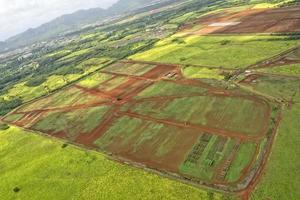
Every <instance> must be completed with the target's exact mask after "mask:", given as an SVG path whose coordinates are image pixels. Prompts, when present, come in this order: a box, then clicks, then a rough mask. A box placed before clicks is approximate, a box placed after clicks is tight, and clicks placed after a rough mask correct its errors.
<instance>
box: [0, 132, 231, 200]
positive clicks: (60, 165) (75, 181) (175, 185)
mask: <svg viewBox="0 0 300 200" xmlns="http://www.w3.org/2000/svg"><path fill="white" fill-rule="evenodd" d="M64 147H65V148H64ZM0 163H1V164H0V166H1V171H2V173H0V185H1V187H0V196H1V198H2V199H22V200H27V199H28V200H39V199H44V200H48V199H49V200H52V199H56V200H65V199H74V200H75V199H78V200H79V199H89V200H96V199H108V200H121V199H122V200H123V199H132V197H135V198H136V199H145V200H146V199H149V200H150V199H173V200H176V199H178V200H182V199H201V200H229V199H234V198H231V197H225V196H223V195H221V194H218V193H213V192H210V191H207V190H202V189H197V188H194V187H190V186H187V185H185V184H182V183H179V182H177V181H172V180H169V179H166V178H162V177H160V176H158V175H154V174H151V173H149V172H146V171H143V170H139V169H135V168H132V167H129V166H126V165H121V164H119V163H116V162H113V161H110V160H108V159H107V158H105V156H103V155H101V154H99V153H96V152H92V151H86V150H81V149H79V148H77V147H73V146H71V145H69V146H66V145H63V142H60V141H57V140H53V139H49V138H44V137H42V136H39V135H35V134H32V133H30V132H26V131H23V130H21V129H18V128H15V127H11V128H9V129H8V130H5V131H3V130H2V131H0ZM16 191H18V192H16Z"/></svg>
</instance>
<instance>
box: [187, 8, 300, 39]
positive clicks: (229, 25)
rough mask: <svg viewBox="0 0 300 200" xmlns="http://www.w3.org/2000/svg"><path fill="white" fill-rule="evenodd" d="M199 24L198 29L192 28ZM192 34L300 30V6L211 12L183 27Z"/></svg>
mask: <svg viewBox="0 0 300 200" xmlns="http://www.w3.org/2000/svg"><path fill="white" fill-rule="evenodd" d="M195 25H199V26H200V27H199V29H198V30H194V31H193V30H192V28H193V27H194V26H195ZM182 31H183V32H186V33H190V34H199V35H205V34H243V33H244V34H247V33H284V32H298V31H300V7H288V8H277V9H247V10H244V11H240V12H230V11H228V10H227V11H223V13H217V14H211V15H207V16H204V17H202V18H200V19H199V20H197V21H194V22H193V23H192V24H189V25H186V26H183V27H182Z"/></svg>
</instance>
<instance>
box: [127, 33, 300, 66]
mask: <svg viewBox="0 0 300 200" xmlns="http://www.w3.org/2000/svg"><path fill="white" fill-rule="evenodd" d="M299 42H300V40H290V39H289V38H288V37H286V36H256V35H252V36H198V35H192V36H183V35H182V34H181V35H180V34H176V35H173V36H171V37H169V38H167V39H164V40H161V41H159V42H157V43H156V44H155V46H154V47H153V48H152V49H150V50H147V51H145V52H141V53H137V54H135V55H133V56H130V57H129V58H131V59H134V60H144V61H158V62H163V63H180V64H186V65H188V64H195V65H201V66H215V67H224V68H236V69H237V68H245V67H247V66H249V65H251V64H254V63H256V62H258V61H260V60H263V59H267V58H269V57H271V56H274V55H276V54H278V53H280V52H282V51H284V50H286V49H289V48H291V47H294V46H295V45H297V44H299Z"/></svg>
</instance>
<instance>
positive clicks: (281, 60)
mask: <svg viewBox="0 0 300 200" xmlns="http://www.w3.org/2000/svg"><path fill="white" fill-rule="evenodd" d="M296 64H300V47H295V48H292V49H289V50H287V51H285V52H282V53H280V54H278V55H277V56H274V57H273V58H270V59H267V60H264V61H261V62H258V63H256V64H255V65H253V66H252V67H251V68H273V67H279V66H284V65H286V66H288V65H296Z"/></svg>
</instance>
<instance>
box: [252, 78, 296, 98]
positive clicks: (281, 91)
mask: <svg viewBox="0 0 300 200" xmlns="http://www.w3.org/2000/svg"><path fill="white" fill-rule="evenodd" d="M247 86H250V87H251V88H252V89H253V90H255V91H258V92H260V93H263V94H266V95H270V96H272V97H275V98H277V99H283V100H286V101H294V102H299V100H300V99H299V98H298V97H300V81H299V79H298V78H290V77H284V76H262V77H259V78H258V79H256V80H255V82H253V83H251V84H250V85H247Z"/></svg>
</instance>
